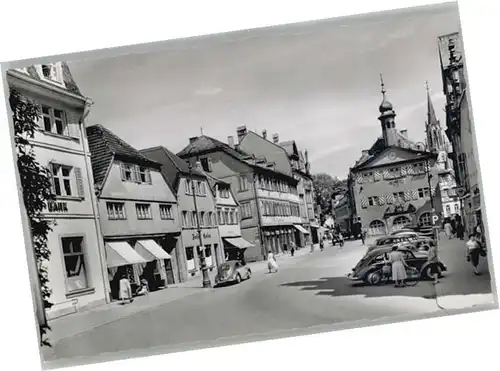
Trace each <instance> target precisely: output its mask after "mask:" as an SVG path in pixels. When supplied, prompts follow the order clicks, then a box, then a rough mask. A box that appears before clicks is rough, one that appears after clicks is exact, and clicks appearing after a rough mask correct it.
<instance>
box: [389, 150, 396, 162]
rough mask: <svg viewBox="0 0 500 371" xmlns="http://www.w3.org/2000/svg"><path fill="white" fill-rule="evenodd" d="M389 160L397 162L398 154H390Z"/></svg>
mask: <svg viewBox="0 0 500 371" xmlns="http://www.w3.org/2000/svg"><path fill="white" fill-rule="evenodd" d="M389 159H390V160H395V159H396V152H389Z"/></svg>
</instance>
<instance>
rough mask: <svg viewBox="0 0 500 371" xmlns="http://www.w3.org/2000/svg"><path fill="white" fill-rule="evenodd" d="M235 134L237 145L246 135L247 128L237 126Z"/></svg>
mask: <svg viewBox="0 0 500 371" xmlns="http://www.w3.org/2000/svg"><path fill="white" fill-rule="evenodd" d="M236 134H237V135H238V143H240V142H241V140H242V139H243V137H244V136H245V135H246V134H247V127H246V126H239V127H238V128H236Z"/></svg>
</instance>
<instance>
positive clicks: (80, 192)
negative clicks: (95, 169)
mask: <svg viewBox="0 0 500 371" xmlns="http://www.w3.org/2000/svg"><path fill="white" fill-rule="evenodd" d="M73 170H74V172H75V178H76V189H77V191H78V197H80V198H81V199H82V200H84V199H85V188H84V186H83V177H82V169H81V168H79V167H75V168H73Z"/></svg>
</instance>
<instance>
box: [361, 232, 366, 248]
mask: <svg viewBox="0 0 500 371" xmlns="http://www.w3.org/2000/svg"><path fill="white" fill-rule="evenodd" d="M365 238H366V230H364V229H362V230H361V243H362V244H363V245H364V244H365Z"/></svg>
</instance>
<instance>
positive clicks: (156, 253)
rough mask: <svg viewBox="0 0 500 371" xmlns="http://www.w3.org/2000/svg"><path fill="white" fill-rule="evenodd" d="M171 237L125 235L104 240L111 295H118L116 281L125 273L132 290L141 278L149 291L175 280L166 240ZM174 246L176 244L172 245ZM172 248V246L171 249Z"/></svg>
mask: <svg viewBox="0 0 500 371" xmlns="http://www.w3.org/2000/svg"><path fill="white" fill-rule="evenodd" d="M171 240H172V239H171V238H170V239H169V238H147V237H146V238H128V239H125V240H123V239H122V240H120V239H116V240H107V241H105V251H106V263H107V267H108V275H109V282H110V288H111V298H112V299H115V300H116V299H118V292H119V282H120V279H121V277H122V275H123V274H125V275H126V276H127V278H128V279H129V281H130V283H131V285H132V291H133V292H135V291H136V289H137V287H138V286H139V284H140V281H141V279H142V278H144V279H145V280H146V281H147V283H148V288H149V290H150V291H156V290H159V289H162V288H165V287H167V286H168V284H171V283H174V282H175V279H174V275H175V274H174V265H175V262H173V258H172V255H171V254H169V253H168V252H167V251H166V250H168V246H165V244H166V242H168V241H171ZM174 247H175V245H174ZM170 250H173V247H172V249H170Z"/></svg>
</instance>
